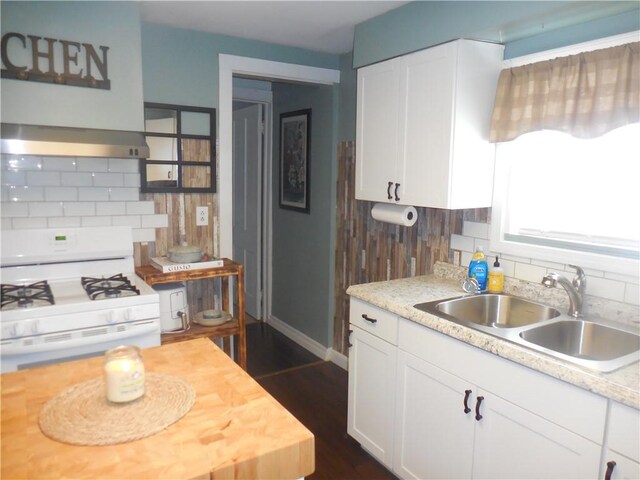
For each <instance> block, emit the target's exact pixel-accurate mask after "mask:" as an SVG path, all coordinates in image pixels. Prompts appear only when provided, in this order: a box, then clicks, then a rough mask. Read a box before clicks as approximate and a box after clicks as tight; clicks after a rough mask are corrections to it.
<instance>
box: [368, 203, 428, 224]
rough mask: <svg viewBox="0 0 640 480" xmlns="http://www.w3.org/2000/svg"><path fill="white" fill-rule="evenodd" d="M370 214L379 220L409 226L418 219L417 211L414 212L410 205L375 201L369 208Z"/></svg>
mask: <svg viewBox="0 0 640 480" xmlns="http://www.w3.org/2000/svg"><path fill="white" fill-rule="evenodd" d="M371 216H372V217H373V218H374V219H375V220H379V221H381V222H387V223H395V224H397V225H404V226H405V227H411V226H412V225H413V224H414V223H416V220H417V219H418V212H416V209H415V207H412V206H411V205H395V204H393V203H376V204H375V205H374V206H373V208H372V209H371Z"/></svg>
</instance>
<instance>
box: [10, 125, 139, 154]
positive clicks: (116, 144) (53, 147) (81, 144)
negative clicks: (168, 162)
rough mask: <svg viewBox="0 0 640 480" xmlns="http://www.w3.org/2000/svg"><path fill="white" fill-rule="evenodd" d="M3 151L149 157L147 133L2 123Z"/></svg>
mask: <svg viewBox="0 0 640 480" xmlns="http://www.w3.org/2000/svg"><path fill="white" fill-rule="evenodd" d="M0 129H1V132H0V152H2V153H8V154H15V155H51V156H63V157H110V158H147V157H149V147H148V145H147V143H146V142H145V138H144V134H143V133H140V132H128V131H122V130H99V129H93V128H74V127H50V126H46V125H18V124H14V123H2V124H0Z"/></svg>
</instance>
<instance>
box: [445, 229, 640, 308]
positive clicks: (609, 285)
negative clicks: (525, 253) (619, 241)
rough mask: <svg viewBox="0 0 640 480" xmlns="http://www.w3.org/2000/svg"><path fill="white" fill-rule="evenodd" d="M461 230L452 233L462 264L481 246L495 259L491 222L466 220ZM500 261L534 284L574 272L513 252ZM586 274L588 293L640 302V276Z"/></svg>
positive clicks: (515, 275)
mask: <svg viewBox="0 0 640 480" xmlns="http://www.w3.org/2000/svg"><path fill="white" fill-rule="evenodd" d="M462 232H463V234H462V235H455V234H454V235H451V244H450V246H451V249H452V250H457V251H460V265H461V266H467V265H469V262H470V261H471V256H472V255H473V252H474V251H475V248H476V247H477V246H478V245H482V246H483V247H484V251H485V253H487V257H488V260H492V257H493V255H495V253H492V252H491V251H490V249H489V224H486V223H479V222H469V221H465V222H464V224H463V228H462ZM498 253H499V252H498ZM500 264H501V266H502V268H503V269H504V274H505V277H507V278H509V277H510V278H515V279H517V280H524V281H527V282H534V283H535V282H537V283H539V282H540V281H541V280H542V277H543V276H544V275H546V274H547V273H549V272H552V271H559V272H566V274H567V275H568V276H571V275H572V272H573V271H574V270H573V269H571V268H570V267H568V266H567V265H563V264H559V263H553V262H547V261H544V260H538V259H534V258H524V257H516V256H511V255H504V256H503V255H500ZM585 273H586V275H587V285H588V286H587V295H588V296H591V297H598V298H600V299H604V300H610V301H614V302H620V303H624V304H628V305H633V306H639V305H640V280H639V277H637V276H636V277H633V276H626V275H620V274H617V273H614V272H607V271H604V270H594V269H586V270H585Z"/></svg>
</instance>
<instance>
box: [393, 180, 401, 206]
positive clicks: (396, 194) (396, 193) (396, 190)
mask: <svg viewBox="0 0 640 480" xmlns="http://www.w3.org/2000/svg"><path fill="white" fill-rule="evenodd" d="M399 188H400V184H399V183H396V189H395V190H394V191H393V194H394V195H395V197H396V202H399V201H400V197H399V196H398V189H399Z"/></svg>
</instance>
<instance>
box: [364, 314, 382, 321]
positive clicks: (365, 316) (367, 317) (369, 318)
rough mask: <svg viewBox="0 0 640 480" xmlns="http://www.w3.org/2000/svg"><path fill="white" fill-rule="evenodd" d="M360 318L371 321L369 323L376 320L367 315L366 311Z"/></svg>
mask: <svg viewBox="0 0 640 480" xmlns="http://www.w3.org/2000/svg"><path fill="white" fill-rule="evenodd" d="M362 318H364V319H365V320H366V321H367V322H371V323H376V322H377V321H378V320H376V319H375V318H371V317H370V316H369V315H367V314H366V313H363V314H362Z"/></svg>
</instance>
